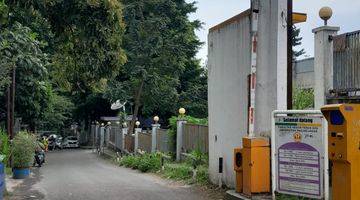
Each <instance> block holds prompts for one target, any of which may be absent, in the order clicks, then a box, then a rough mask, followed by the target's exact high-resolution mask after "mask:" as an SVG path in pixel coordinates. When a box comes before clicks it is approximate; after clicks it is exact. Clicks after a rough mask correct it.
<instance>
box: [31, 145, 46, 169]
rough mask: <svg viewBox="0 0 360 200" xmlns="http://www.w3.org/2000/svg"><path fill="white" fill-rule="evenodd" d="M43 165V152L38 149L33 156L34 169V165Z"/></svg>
mask: <svg viewBox="0 0 360 200" xmlns="http://www.w3.org/2000/svg"><path fill="white" fill-rule="evenodd" d="M44 163H45V151H44V150H42V149H40V150H36V151H35V156H34V164H33V166H34V167H35V166H36V164H37V165H38V167H41V165H42V164H44Z"/></svg>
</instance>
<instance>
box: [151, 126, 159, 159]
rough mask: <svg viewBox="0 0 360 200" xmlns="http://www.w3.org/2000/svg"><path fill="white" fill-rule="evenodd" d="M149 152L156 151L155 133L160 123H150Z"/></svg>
mask: <svg viewBox="0 0 360 200" xmlns="http://www.w3.org/2000/svg"><path fill="white" fill-rule="evenodd" d="M151 127H152V129H151V153H155V152H156V133H157V129H158V128H160V124H152V125H151Z"/></svg>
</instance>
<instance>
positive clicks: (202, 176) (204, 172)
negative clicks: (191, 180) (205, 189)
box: [195, 165, 210, 185]
mask: <svg viewBox="0 0 360 200" xmlns="http://www.w3.org/2000/svg"><path fill="white" fill-rule="evenodd" d="M195 181H196V182H197V183H199V184H201V185H204V184H208V183H210V180H209V169H208V167H207V166H204V165H202V166H200V167H198V169H197V173H196V180H195Z"/></svg>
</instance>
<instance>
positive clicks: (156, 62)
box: [109, 0, 201, 132]
mask: <svg viewBox="0 0 360 200" xmlns="http://www.w3.org/2000/svg"><path fill="white" fill-rule="evenodd" d="M123 2H124V4H125V6H126V10H125V12H124V19H125V22H126V24H127V27H126V32H125V37H124V48H125V50H126V54H127V57H128V62H127V63H126V64H125V65H124V70H123V72H122V73H121V74H120V75H119V76H118V77H117V79H116V82H114V83H113V86H116V87H113V88H112V89H110V90H112V91H111V92H109V93H110V99H111V100H112V101H114V100H116V99H123V100H125V99H126V100H129V101H130V102H133V104H134V109H133V118H132V122H131V124H130V128H129V132H132V131H133V128H134V124H135V120H136V117H137V116H138V114H139V113H140V112H141V113H142V114H144V115H151V114H154V113H155V114H165V113H166V112H168V111H172V110H173V111H175V110H176V109H174V108H175V107H176V106H177V105H178V104H177V102H178V98H179V94H178V91H177V86H178V84H179V76H180V74H181V73H182V72H183V70H184V69H185V66H186V64H187V62H188V60H189V59H191V57H192V56H194V52H196V50H197V48H198V47H199V45H200V44H201V43H200V42H199V40H198V38H197V37H196V35H195V33H194V30H195V29H196V28H199V27H200V22H199V21H193V22H192V21H190V20H189V18H188V14H190V13H192V12H195V11H196V8H195V5H194V3H186V2H185V0H124V1H123ZM113 90H117V91H118V92H114V91H113ZM123 94H129V95H123Z"/></svg>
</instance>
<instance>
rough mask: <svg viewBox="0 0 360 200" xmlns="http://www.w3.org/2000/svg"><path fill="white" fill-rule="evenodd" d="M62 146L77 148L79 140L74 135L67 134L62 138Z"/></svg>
mask: <svg viewBox="0 0 360 200" xmlns="http://www.w3.org/2000/svg"><path fill="white" fill-rule="evenodd" d="M62 145H63V148H78V147H79V140H78V138H77V137H75V136H68V137H66V138H65V139H64V141H63V143H62Z"/></svg>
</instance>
